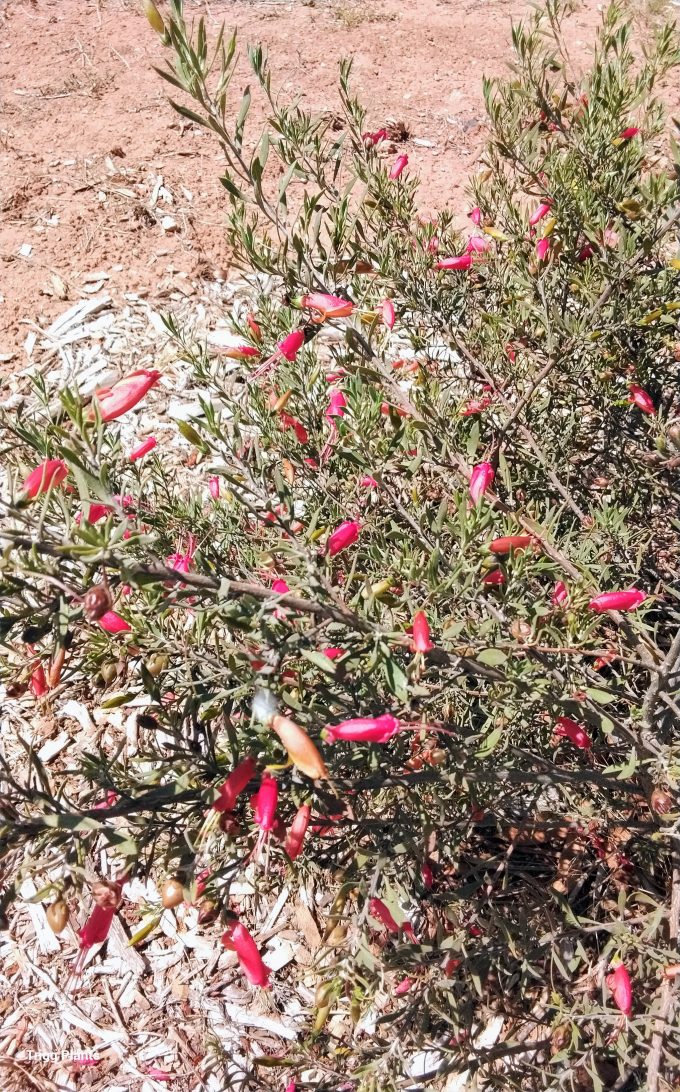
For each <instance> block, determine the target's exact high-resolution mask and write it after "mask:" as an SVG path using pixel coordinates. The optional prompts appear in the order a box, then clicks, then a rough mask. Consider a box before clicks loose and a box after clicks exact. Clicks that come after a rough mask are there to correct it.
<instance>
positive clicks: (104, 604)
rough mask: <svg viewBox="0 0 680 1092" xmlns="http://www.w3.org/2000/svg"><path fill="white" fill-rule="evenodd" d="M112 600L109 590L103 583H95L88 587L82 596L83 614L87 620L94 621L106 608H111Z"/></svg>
mask: <svg viewBox="0 0 680 1092" xmlns="http://www.w3.org/2000/svg"><path fill="white" fill-rule="evenodd" d="M112 605H113V600H112V599H111V592H110V591H109V589H108V588H107V587H106V585H105V584H95V585H94V586H93V587H91V588H88V589H87V591H86V592H85V595H84V596H83V614H84V615H85V617H86V618H87V620H88V622H96V621H97V619H99V618H102V617H103V616H104V615H105V614H106V612H107V611H108V610H111V607H112Z"/></svg>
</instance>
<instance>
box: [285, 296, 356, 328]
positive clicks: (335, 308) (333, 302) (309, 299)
mask: <svg viewBox="0 0 680 1092" xmlns="http://www.w3.org/2000/svg"><path fill="white" fill-rule="evenodd" d="M293 304H294V306H297V307H306V308H308V309H309V310H311V311H316V312H317V315H318V316H319V317H318V318H317V319H315V320H314V321H315V322H325V321H326V319H334V318H347V316H348V315H351V314H352V312H353V310H354V304H353V303H352V301H351V300H345V299H343V298H342V296H331V295H329V293H327V292H308V293H307V295H306V296H300V297H299V298H298V299H297V300H293Z"/></svg>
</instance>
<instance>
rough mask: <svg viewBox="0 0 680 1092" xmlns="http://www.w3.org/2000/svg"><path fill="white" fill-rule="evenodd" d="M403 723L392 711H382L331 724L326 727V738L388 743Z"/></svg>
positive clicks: (354, 741) (329, 740)
mask: <svg viewBox="0 0 680 1092" xmlns="http://www.w3.org/2000/svg"><path fill="white" fill-rule="evenodd" d="M400 728H401V723H400V721H398V720H397V718H396V717H393V716H392V714H391V713H382V714H381V716H379V717H355V718H354V719H352V720H341V721H340V723H339V724H329V725H327V727H326V728H325V729H324V733H323V735H324V738H325V739H326V741H327V742H328V743H335V742H336V740H338V739H341V740H345V741H350V742H353V743H387V742H388V741H389V740H390V739H392V736H394V735H396V733H397V732H398V731H399V730H400Z"/></svg>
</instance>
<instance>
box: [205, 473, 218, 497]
mask: <svg viewBox="0 0 680 1092" xmlns="http://www.w3.org/2000/svg"><path fill="white" fill-rule="evenodd" d="M208 492H209V493H210V496H211V497H212V499H213V500H214V501H216V500H219V499H220V479H219V478H218V476H217V474H213V476H212V477H211V478H208Z"/></svg>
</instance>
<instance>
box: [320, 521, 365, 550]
mask: <svg viewBox="0 0 680 1092" xmlns="http://www.w3.org/2000/svg"><path fill="white" fill-rule="evenodd" d="M360 530H361V524H360V523H359V522H358V521H357V520H355V519H346V520H345V521H344V523H341V524H340V525H339V526H338V527H336V528H335V530H334V531H333V533H332V535H331V536H330V538H329V539H328V542H327V544H326V552H327V553H328V555H329V556H330V557H335V555H336V554H339V553H340V551H341V550H346V549H347V547H348V546H351V545H352V543H354V542H356V540H357V539H358V537H359V531H360Z"/></svg>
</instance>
